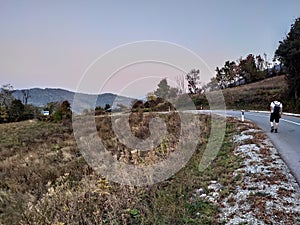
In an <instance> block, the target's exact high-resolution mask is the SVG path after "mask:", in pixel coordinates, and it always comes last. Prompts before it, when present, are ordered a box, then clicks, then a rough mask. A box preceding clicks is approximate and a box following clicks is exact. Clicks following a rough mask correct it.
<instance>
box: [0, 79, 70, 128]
mask: <svg viewBox="0 0 300 225" xmlns="http://www.w3.org/2000/svg"><path fill="white" fill-rule="evenodd" d="M13 93H14V88H13V86H12V85H11V84H5V85H2V87H1V88H0V123H7V122H19V121H22V120H28V119H34V118H37V119H39V120H47V121H62V120H66V119H71V116H72V111H71V105H70V103H69V102H68V101H63V102H61V103H59V102H50V103H48V104H47V105H46V106H45V107H37V106H34V105H32V104H28V99H29V98H30V97H31V96H30V93H29V90H23V91H22V93H23V99H22V101H21V100H20V99H16V98H15V97H14V96H13ZM42 111H49V116H43V114H42Z"/></svg>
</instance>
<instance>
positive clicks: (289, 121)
mask: <svg viewBox="0 0 300 225" xmlns="http://www.w3.org/2000/svg"><path fill="white" fill-rule="evenodd" d="M250 115H252V116H258V117H268V116H262V115H255V114H253V113H250ZM280 121H285V122H287V123H292V124H295V125H298V126H300V123H297V122H294V121H291V120H286V119H280Z"/></svg>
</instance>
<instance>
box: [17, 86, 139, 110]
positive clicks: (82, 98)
mask: <svg viewBox="0 0 300 225" xmlns="http://www.w3.org/2000/svg"><path fill="white" fill-rule="evenodd" d="M27 90H29V95H30V98H29V99H28V104H32V105H35V106H38V107H43V106H45V105H46V104H47V103H49V102H62V101H64V100H67V101H69V102H70V103H71V104H72V103H73V99H74V96H75V92H72V91H68V90H64V89H58V88H45V89H41V88H31V89H27ZM13 95H14V97H15V98H16V99H20V100H22V99H23V93H22V90H16V91H15V92H14V93H13ZM78 95H79V97H78V99H79V104H78V105H80V107H78V108H77V109H73V111H75V112H81V111H82V110H83V109H85V108H88V109H90V108H91V107H90V105H94V103H93V100H94V99H95V98H97V101H96V105H95V106H101V107H104V106H105V104H110V105H113V103H114V101H115V99H116V98H117V103H116V102H115V103H114V104H115V105H117V104H123V105H126V106H129V105H130V104H131V102H132V100H133V99H132V98H129V97H124V96H117V95H115V94H111V93H105V94H100V95H98V96H97V95H89V94H82V93H79V94H78Z"/></svg>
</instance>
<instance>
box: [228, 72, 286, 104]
mask: <svg viewBox="0 0 300 225" xmlns="http://www.w3.org/2000/svg"><path fill="white" fill-rule="evenodd" d="M286 89H287V82H286V80H285V75H281V76H276V77H271V78H268V79H265V80H262V81H258V82H255V83H251V84H247V85H242V86H239V87H233V88H228V89H224V90H223V95H224V97H225V101H226V106H227V108H229V109H257V110H269V104H270V102H271V101H272V100H271V99H272V98H273V97H276V98H278V99H279V100H280V101H281V102H283V105H284V106H285V110H287V109H288V105H289V104H288V101H287V99H286V98H285V97H284V94H285V91H286ZM291 110H292V109H291Z"/></svg>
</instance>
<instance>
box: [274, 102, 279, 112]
mask: <svg viewBox="0 0 300 225" xmlns="http://www.w3.org/2000/svg"><path fill="white" fill-rule="evenodd" d="M273 103H274V111H273V112H274V114H276V115H279V113H280V103H279V104H275V102H273Z"/></svg>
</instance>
